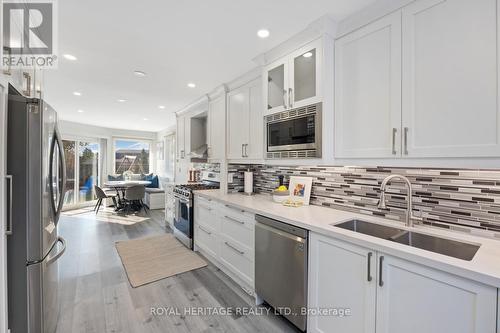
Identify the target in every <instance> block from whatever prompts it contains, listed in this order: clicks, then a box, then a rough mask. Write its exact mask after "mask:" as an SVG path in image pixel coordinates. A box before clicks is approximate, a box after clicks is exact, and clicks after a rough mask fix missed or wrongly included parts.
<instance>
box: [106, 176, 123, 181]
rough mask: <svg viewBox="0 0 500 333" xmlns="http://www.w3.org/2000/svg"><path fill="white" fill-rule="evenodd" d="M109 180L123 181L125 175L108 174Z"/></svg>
mask: <svg viewBox="0 0 500 333" xmlns="http://www.w3.org/2000/svg"><path fill="white" fill-rule="evenodd" d="M108 180H109V181H122V180H123V175H118V176H112V175H108Z"/></svg>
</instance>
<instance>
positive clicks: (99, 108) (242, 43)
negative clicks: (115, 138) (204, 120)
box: [44, 0, 374, 131]
mask: <svg viewBox="0 0 500 333" xmlns="http://www.w3.org/2000/svg"><path fill="white" fill-rule="evenodd" d="M373 1H374V0H307V1H305V0H302V1H296V0H252V1H241V0H212V1H207V0H199V1H192V0H188V1H186V0H184V1H180V0H179V1H171V0H163V1H162V0H150V1H130V0H125V1H124V0H106V1H102V0H100V1H97V0H85V1H81V0H64V1H59V2H58V4H59V54H61V55H62V54H65V53H69V54H72V55H75V56H76V57H77V58H78V60H77V61H74V62H71V61H68V60H66V59H63V58H62V57H60V61H59V68H58V69H57V70H48V71H46V80H45V82H46V83H45V88H44V92H45V98H46V100H47V101H48V102H49V103H50V104H51V105H53V106H54V108H56V110H57V111H58V113H59V115H60V117H61V118H62V119H65V120H69V121H75V122H80V123H87V124H93V125H100V126H105V127H113V128H123V129H133V130H145V131H159V130H161V129H164V128H167V127H169V126H171V125H173V124H174V122H175V117H174V112H175V111H177V110H179V109H180V108H182V107H183V106H185V105H186V104H188V103H189V102H191V101H193V100H195V99H196V98H198V97H200V96H201V95H203V94H205V93H207V92H209V91H211V90H212V89H213V88H215V87H216V86H217V85H220V84H221V83H223V82H228V81H230V80H232V79H234V78H236V77H237V76H239V75H241V74H243V73H245V72H247V71H248V70H251V69H252V68H254V67H255V64H254V63H253V62H252V60H251V59H252V58H254V57H255V56H256V55H258V54H260V53H262V52H265V51H267V50H269V49H270V48H272V47H274V46H276V45H278V44H280V43H281V42H283V41H284V40H286V39H288V38H289V37H291V36H293V35H294V34H296V33H297V32H299V31H301V30H303V29H304V28H305V27H306V26H307V25H308V24H309V23H311V22H312V21H314V20H315V19H317V18H319V17H320V16H322V15H324V14H329V15H330V16H331V17H332V18H334V19H342V18H344V17H346V16H347V15H349V14H351V13H353V12H355V11H357V10H359V9H360V8H362V7H364V6H366V5H368V4H369V3H372V2H373ZM260 28H267V29H269V30H270V32H271V35H270V37H269V38H267V39H260V38H258V37H257V36H256V32H257V30H258V29H260ZM134 70H141V71H144V72H146V73H147V74H148V75H147V77H144V78H138V77H136V76H134V75H133V71H134ZM188 82H194V83H196V85H197V86H196V88H194V89H190V88H187V86H186V84H187V83H188ZM74 91H79V92H81V93H82V96H80V97H77V96H74V95H73V92H74ZM117 99H127V102H125V103H119V102H117ZM159 105H164V106H166V109H165V110H160V109H159V108H158V106H159ZM79 109H81V110H84V112H83V113H78V112H77V110H79ZM144 118H148V120H147V121H145V120H144Z"/></svg>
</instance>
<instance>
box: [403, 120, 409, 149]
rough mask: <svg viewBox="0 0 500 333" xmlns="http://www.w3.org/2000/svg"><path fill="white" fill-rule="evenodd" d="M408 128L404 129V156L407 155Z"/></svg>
mask: <svg viewBox="0 0 500 333" xmlns="http://www.w3.org/2000/svg"><path fill="white" fill-rule="evenodd" d="M408 131H409V129H408V127H405V135H404V137H405V155H408Z"/></svg>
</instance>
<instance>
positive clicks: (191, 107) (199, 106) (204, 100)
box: [175, 94, 209, 117]
mask: <svg viewBox="0 0 500 333" xmlns="http://www.w3.org/2000/svg"><path fill="white" fill-rule="evenodd" d="M208 102H209V96H208V94H205V95H203V96H201V97H199V98H198V99H196V100H194V101H193V102H191V103H189V104H188V105H186V106H185V107H183V108H182V109H180V110H179V111H177V112H175V115H176V117H179V116H180V115H183V114H185V113H188V112H196V111H203V110H208Z"/></svg>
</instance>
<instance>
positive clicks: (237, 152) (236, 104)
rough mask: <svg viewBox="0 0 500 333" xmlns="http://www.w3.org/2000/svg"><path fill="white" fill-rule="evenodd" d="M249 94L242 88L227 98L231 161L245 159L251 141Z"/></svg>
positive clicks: (246, 89)
mask: <svg viewBox="0 0 500 333" xmlns="http://www.w3.org/2000/svg"><path fill="white" fill-rule="evenodd" d="M249 97H250V96H249V93H248V88H246V87H242V88H239V89H236V90H233V91H230V92H229V94H228V96H227V106H228V113H227V132H228V140H227V148H228V149H227V150H228V158H229V159H240V158H244V157H245V144H246V143H247V142H248V141H249V135H250V133H249V130H248V128H249V125H248V124H249V120H250V112H249V104H250V103H249Z"/></svg>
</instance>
